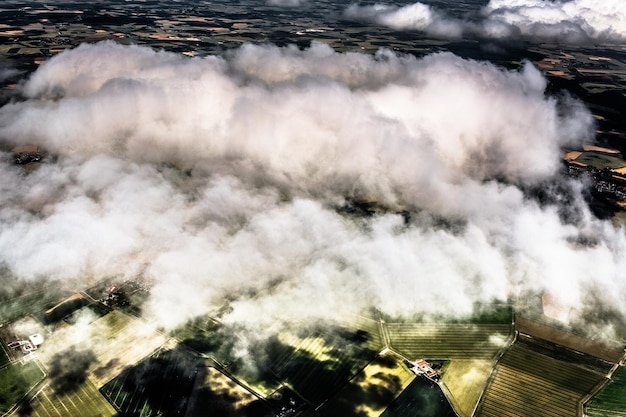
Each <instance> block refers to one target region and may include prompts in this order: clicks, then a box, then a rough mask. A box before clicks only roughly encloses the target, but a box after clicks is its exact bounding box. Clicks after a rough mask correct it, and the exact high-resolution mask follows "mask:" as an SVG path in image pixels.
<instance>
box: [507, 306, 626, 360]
mask: <svg viewBox="0 0 626 417" xmlns="http://www.w3.org/2000/svg"><path fill="white" fill-rule="evenodd" d="M515 330H517V331H518V332H520V333H523V334H527V335H530V336H533V337H536V338H539V339H543V340H547V341H549V342H552V343H555V344H557V345H561V346H565V347H567V348H570V349H573V350H575V351H577V352H582V353H586V354H588V355H591V356H595V357H596V358H600V359H603V360H605V361H609V362H612V363H617V362H619V361H620V360H621V359H622V357H623V356H624V348H623V346H622V345H620V344H618V343H617V342H610V341H594V340H591V339H586V338H584V337H581V336H578V335H575V334H573V333H568V332H565V331H563V330H559V329H557V328H555V327H552V326H548V325H545V324H542V323H538V322H535V321H531V320H528V319H525V318H523V317H518V318H517V319H516V320H515Z"/></svg>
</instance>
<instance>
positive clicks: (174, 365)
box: [100, 348, 199, 417]
mask: <svg viewBox="0 0 626 417" xmlns="http://www.w3.org/2000/svg"><path fill="white" fill-rule="evenodd" d="M198 364H199V360H198V358H196V357H194V356H193V355H191V354H190V353H188V352H186V351H185V350H183V349H181V348H177V349H175V350H161V351H159V352H157V353H156V354H154V355H152V356H151V357H149V358H147V359H144V360H143V361H141V362H139V363H138V364H136V365H135V366H133V367H130V368H127V369H126V370H125V371H124V372H122V373H121V374H120V375H119V376H118V377H116V378H115V379H113V380H112V381H110V382H109V383H107V384H106V385H104V386H103V387H102V388H101V389H100V392H102V394H103V395H104V396H105V397H106V398H108V399H109V401H110V402H111V403H112V404H114V405H115V407H116V408H117V409H118V410H120V411H121V413H122V414H123V415H128V416H136V417H149V416H154V415H159V413H162V415H164V416H176V415H183V414H184V412H185V409H186V408H187V402H188V400H189V398H190V396H191V391H192V388H193V384H194V378H195V375H196V372H195V370H196V366H197V365H198Z"/></svg>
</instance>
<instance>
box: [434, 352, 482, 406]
mask: <svg viewBox="0 0 626 417" xmlns="http://www.w3.org/2000/svg"><path fill="white" fill-rule="evenodd" d="M493 366H494V361H492V360H480V359H454V360H452V361H450V362H449V363H448V366H447V367H446V370H445V373H444V374H443V376H442V377H441V383H442V384H443V385H445V387H446V388H447V390H448V393H449V394H450V396H451V397H452V398H449V400H450V402H451V403H452V404H453V406H454V408H455V410H456V411H457V412H458V413H459V415H460V417H470V416H471V415H472V413H473V412H474V408H475V407H476V404H478V400H479V399H480V395H481V394H482V392H483V390H484V389H485V387H486V386H487V380H488V379H489V374H490V373H491V370H492V369H493Z"/></svg>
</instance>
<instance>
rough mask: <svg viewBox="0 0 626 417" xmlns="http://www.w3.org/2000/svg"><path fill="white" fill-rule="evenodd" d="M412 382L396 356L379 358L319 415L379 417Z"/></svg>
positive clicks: (324, 407) (409, 373) (328, 403)
mask: <svg viewBox="0 0 626 417" xmlns="http://www.w3.org/2000/svg"><path fill="white" fill-rule="evenodd" d="M414 379H415V374H413V373H412V372H411V371H410V370H409V368H408V367H407V366H406V365H405V364H404V363H403V361H402V360H401V359H399V358H397V357H396V356H395V355H391V354H390V355H387V356H379V357H378V358H376V359H375V360H374V361H372V362H371V363H370V364H369V365H367V366H366V367H365V368H364V369H363V371H361V372H360V373H359V374H357V375H356V376H355V377H354V378H353V379H352V380H351V381H350V383H349V384H348V385H346V386H345V387H344V388H343V389H342V390H341V391H339V393H338V394H337V395H335V396H334V397H333V398H331V399H330V400H329V401H327V402H325V403H324V405H323V406H322V407H321V408H320V409H319V410H318V411H319V413H320V414H322V415H323V416H326V417H348V416H351V415H355V416H367V417H378V416H379V415H380V414H381V413H382V412H384V411H385V409H386V408H387V406H388V405H389V403H391V402H392V401H393V400H394V399H395V398H397V397H398V396H399V395H400V394H401V393H402V391H404V389H405V388H406V387H407V386H408V385H409V384H410V383H411V381H413V380H414Z"/></svg>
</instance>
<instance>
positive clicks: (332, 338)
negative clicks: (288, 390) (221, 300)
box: [172, 316, 383, 402]
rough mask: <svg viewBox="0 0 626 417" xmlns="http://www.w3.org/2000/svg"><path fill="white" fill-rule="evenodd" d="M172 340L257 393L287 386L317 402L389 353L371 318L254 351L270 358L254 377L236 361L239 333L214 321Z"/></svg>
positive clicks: (195, 323)
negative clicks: (235, 349)
mask: <svg viewBox="0 0 626 417" xmlns="http://www.w3.org/2000/svg"><path fill="white" fill-rule="evenodd" d="M172 336H173V337H175V338H176V339H177V340H179V341H180V343H182V344H183V345H185V346H187V347H189V348H191V349H193V350H195V351H197V352H199V353H202V354H204V355H207V356H209V357H211V358H213V359H214V360H215V363H216V364H217V365H218V366H219V367H221V368H223V369H225V370H226V371H227V372H228V373H229V374H231V375H234V376H235V377H236V378H237V379H238V380H240V381H242V382H243V383H245V384H246V385H247V386H249V387H250V388H251V389H253V390H254V391H255V392H258V393H260V394H262V395H264V396H269V395H270V394H271V393H272V392H274V391H275V390H276V389H277V388H278V387H279V386H280V385H281V383H286V384H287V385H288V386H290V387H292V388H294V389H295V390H296V391H297V392H298V394H300V395H301V396H303V397H304V398H305V399H306V400H308V401H312V402H315V401H318V400H320V399H323V398H326V396H327V395H328V394H329V393H332V392H336V391H338V390H339V389H340V388H341V387H342V386H343V385H344V384H345V383H346V382H347V381H348V380H349V379H350V378H351V377H352V376H354V375H355V374H356V373H357V372H359V371H360V370H361V369H362V368H363V367H364V366H365V365H366V364H367V363H368V362H369V361H370V360H372V359H373V358H374V357H376V354H377V353H378V352H379V351H380V350H382V348H383V343H382V341H381V337H380V331H379V325H378V322H377V321H376V320H373V319H370V318H366V317H358V318H355V319H354V320H352V321H349V322H348V321H346V322H342V323H341V325H335V326H332V325H329V326H324V327H315V326H308V327H304V326H303V327H302V328H296V329H292V330H287V331H284V332H283V333H281V334H279V335H275V336H273V337H270V338H269V339H267V340H266V341H263V342H260V343H258V344H256V345H253V346H250V347H249V349H250V353H251V355H253V356H254V357H263V358H267V360H266V361H263V362H261V363H260V365H261V366H257V368H258V369H257V372H250V371H249V369H250V367H249V366H247V364H246V363H245V358H233V355H232V349H233V346H234V345H235V344H236V343H237V340H236V337H237V336H236V333H235V332H233V331H232V330H229V329H227V328H224V327H223V326H222V325H221V324H219V322H217V321H216V320H214V319H212V318H210V317H206V316H205V317H201V318H197V319H195V320H192V321H190V322H188V323H186V324H185V325H184V326H181V327H180V328H178V329H176V330H175V331H174V332H173V333H172ZM257 365H258V364H257ZM318 377H319V378H322V379H321V380H319V381H318V380H317V378H318Z"/></svg>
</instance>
